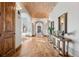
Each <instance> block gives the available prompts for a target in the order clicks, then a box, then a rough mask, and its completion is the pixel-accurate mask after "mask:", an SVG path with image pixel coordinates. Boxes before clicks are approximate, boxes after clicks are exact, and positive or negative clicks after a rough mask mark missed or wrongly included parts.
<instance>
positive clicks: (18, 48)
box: [15, 44, 22, 52]
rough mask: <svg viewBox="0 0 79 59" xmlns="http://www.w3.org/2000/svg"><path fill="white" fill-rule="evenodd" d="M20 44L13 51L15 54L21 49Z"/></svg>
mask: <svg viewBox="0 0 79 59" xmlns="http://www.w3.org/2000/svg"><path fill="white" fill-rule="evenodd" d="M21 46H22V45H21V44H20V45H19V46H18V47H17V48H16V49H15V52H17V51H18V50H20V49H21Z"/></svg>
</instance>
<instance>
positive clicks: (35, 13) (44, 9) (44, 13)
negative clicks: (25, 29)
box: [21, 2, 57, 18]
mask: <svg viewBox="0 0 79 59" xmlns="http://www.w3.org/2000/svg"><path fill="white" fill-rule="evenodd" d="M21 4H22V5H23V6H24V8H25V9H27V10H28V12H29V13H30V15H31V16H32V17H33V18H48V15H49V13H50V12H51V11H52V10H53V8H54V7H55V5H56V4H57V3H56V2H22V3H21Z"/></svg>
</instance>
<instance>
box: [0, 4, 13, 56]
mask: <svg viewBox="0 0 79 59" xmlns="http://www.w3.org/2000/svg"><path fill="white" fill-rule="evenodd" d="M14 7H15V3H14V2H12V3H11V2H4V3H2V2H1V3H0V55H3V56H7V55H9V54H11V53H12V51H14V49H15V9H14ZM10 51H11V53H9V52H10Z"/></svg>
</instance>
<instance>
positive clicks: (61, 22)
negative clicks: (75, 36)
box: [58, 13, 67, 33]
mask: <svg viewBox="0 0 79 59" xmlns="http://www.w3.org/2000/svg"><path fill="white" fill-rule="evenodd" d="M58 30H59V31H61V32H63V31H64V33H67V13H64V14H63V15H61V16H59V17H58Z"/></svg>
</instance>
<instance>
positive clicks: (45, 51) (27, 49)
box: [13, 37, 58, 57]
mask: <svg viewBox="0 0 79 59" xmlns="http://www.w3.org/2000/svg"><path fill="white" fill-rule="evenodd" d="M13 56H16V57H17V56H18V57H56V56H58V52H57V51H56V50H55V49H54V48H53V46H52V45H51V44H50V43H49V42H48V38H47V37H26V40H25V41H24V42H23V43H22V47H21V49H20V50H19V51H17V52H16V53H15V54H14V55H13Z"/></svg>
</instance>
